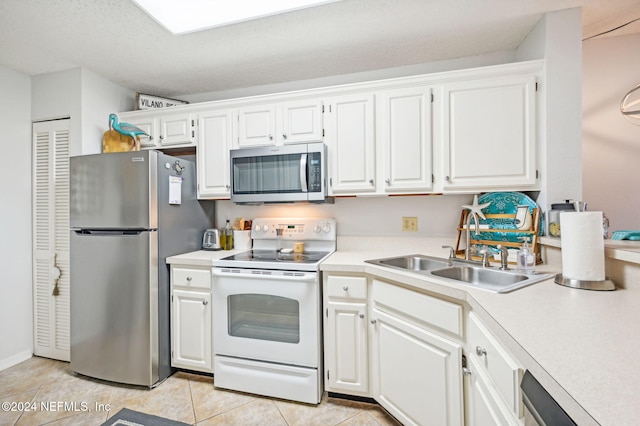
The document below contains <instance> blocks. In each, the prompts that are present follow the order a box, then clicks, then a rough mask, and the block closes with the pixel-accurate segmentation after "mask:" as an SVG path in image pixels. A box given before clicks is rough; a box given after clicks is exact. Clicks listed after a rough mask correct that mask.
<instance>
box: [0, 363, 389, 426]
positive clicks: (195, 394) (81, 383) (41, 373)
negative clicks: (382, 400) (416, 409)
mask: <svg viewBox="0 0 640 426" xmlns="http://www.w3.org/2000/svg"><path fill="white" fill-rule="evenodd" d="M0 404H1V408H0V426H5V425H10V426H13V425H44V424H47V425H58V426H67V425H70V426H73V425H82V426H85V425H100V424H102V423H103V422H104V421H106V419H107V418H109V417H110V416H112V415H113V414H115V413H117V412H118V411H119V410H120V409H122V408H125V407H126V408H129V409H131V410H136V411H142V412H145V413H149V414H155V415H157V416H162V417H166V418H169V419H173V420H179V421H182V422H185V423H189V424H192V425H198V426H201V425H202V426H208V425H233V426H242V425H259V426H272V425H273V426H277V425H283V426H286V425H290V426H293V425H301V426H302V425H304V426H309V425H341V426H362V425H371V426H380V425H394V426H397V425H399V424H400V423H398V422H397V421H396V420H395V419H394V418H393V417H391V416H389V415H388V414H387V413H386V412H385V411H384V410H383V409H382V408H380V407H379V406H378V405H376V404H367V403H362V402H354V401H347V400H343V399H337V398H327V397H326V394H325V397H324V398H323V400H322V403H320V404H319V405H317V406H315V405H309V404H302V403H295V402H290V401H284V400H279V399H271V398H265V397H260V396H255V395H249V394H244V393H240V392H233V391H224V390H218V389H215V388H214V387H213V378H212V377H211V376H206V375H199V374H193V373H187V372H182V371H180V372H177V373H175V374H174V375H172V376H171V377H169V378H168V379H167V380H165V381H164V382H163V383H161V384H160V385H158V386H157V387H156V388H154V389H151V390H148V389H144V388H138V387H132V386H126V385H116V384H112V383H108V382H104V381H99V380H93V379H89V378H86V377H82V376H78V375H76V374H75V373H73V372H72V371H71V370H70V368H69V364H68V363H66V362H60V361H54V360H50V359H46V358H39V357H33V358H31V359H29V360H27V361H24V362H22V363H20V364H18V365H15V366H13V367H10V368H8V369H6V370H3V371H0Z"/></svg>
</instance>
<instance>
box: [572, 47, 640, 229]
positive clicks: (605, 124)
mask: <svg viewBox="0 0 640 426" xmlns="http://www.w3.org/2000/svg"><path fill="white" fill-rule="evenodd" d="M638 52H640V34H635V35H627V36H620V37H606V38H596V39H592V40H588V41H586V42H584V67H583V106H582V122H583V127H582V138H583V158H582V167H583V172H582V176H583V183H584V191H583V194H584V199H585V201H587V202H588V203H589V210H594V211H603V212H604V213H605V214H606V215H607V217H608V218H609V221H610V231H611V232H613V231H615V230H630V229H636V230H638V229H640V196H639V195H640V192H639V191H638V188H639V187H640V173H639V172H638V168H639V162H640V126H637V125H633V124H631V123H630V122H628V121H627V120H625V118H624V117H623V116H622V114H620V101H621V100H622V98H623V96H624V95H625V94H626V93H627V92H628V91H629V90H631V88H633V87H635V86H636V85H637V84H638V83H640V73H639V72H638V70H640V54H638ZM638 124H640V122H639V123H638Z"/></svg>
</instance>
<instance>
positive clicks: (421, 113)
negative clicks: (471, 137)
mask: <svg viewBox="0 0 640 426" xmlns="http://www.w3.org/2000/svg"><path fill="white" fill-rule="evenodd" d="M376 98H377V99H376V101H377V102H376V109H377V119H378V120H377V122H378V133H377V138H378V143H379V146H380V147H381V149H382V153H381V155H380V156H379V158H380V159H381V160H382V161H383V162H384V166H383V167H382V170H383V171H384V176H382V177H381V178H382V182H380V179H378V181H379V183H380V184H381V185H382V190H383V191H384V192H385V193H407V192H413V193H415V192H428V191H430V190H431V188H432V183H431V181H432V160H433V159H432V155H433V154H432V146H431V145H432V144H431V140H432V136H431V135H432V133H431V99H432V97H431V88H429V87H416V88H410V89H402V90H393V91H386V92H381V93H379V94H377V95H376Z"/></svg>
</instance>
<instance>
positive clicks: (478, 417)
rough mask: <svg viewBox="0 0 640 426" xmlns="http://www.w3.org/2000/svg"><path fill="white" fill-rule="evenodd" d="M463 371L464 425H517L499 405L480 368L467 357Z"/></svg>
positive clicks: (506, 410)
mask: <svg viewBox="0 0 640 426" xmlns="http://www.w3.org/2000/svg"><path fill="white" fill-rule="evenodd" d="M466 361H467V367H466V370H465V381H464V385H465V407H464V409H465V424H466V425H467V426H485V425H496V426H497V425H519V424H520V423H519V422H518V420H517V419H516V418H515V417H514V416H513V414H511V413H510V412H509V410H508V409H507V407H506V406H505V405H504V404H501V403H500V396H499V395H498V394H497V392H496V390H495V388H494V387H493V386H491V384H490V383H491V382H490V379H489V378H488V377H487V375H486V374H485V372H484V371H483V369H482V367H480V365H479V364H478V363H477V361H476V360H475V359H473V358H471V357H467V360H466Z"/></svg>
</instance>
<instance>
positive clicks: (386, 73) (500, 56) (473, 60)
mask: <svg viewBox="0 0 640 426" xmlns="http://www.w3.org/2000/svg"><path fill="white" fill-rule="evenodd" d="M514 60H515V55H514V52H513V51H502V52H494V53H487V54H483V55H476V56H470V57H466V58H457V59H449V60H444V61H436V62H428V63H423V64H416V65H407V66H403V67H393V68H383V69H379V70H373V71H363V72H358V73H352V74H343V75H334V76H330V77H323V78H315V79H310V80H300V81H289V82H286V83H278V84H269V85H264V86H253V87H245V88H240V89H231V90H222V91H218V92H204V93H196V94H190V95H176V96H175V98H177V99H180V100H185V101H189V102H207V101H217V100H221V99H231V98H240V97H244V96H256V95H265V94H270V93H279V92H289V91H294V90H304V89H314V88H318V87H330V86H336V85H341V84H350V83H360V82H363V81H374V80H383V79H386V78H396V77H406V76H412V75H420V74H430V73H436V72H442V71H452V70H459V69H465V68H475V67H483V66H489V65H498V64H505V63H509V62H513V61H514ZM258 72H259V71H258Z"/></svg>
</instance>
